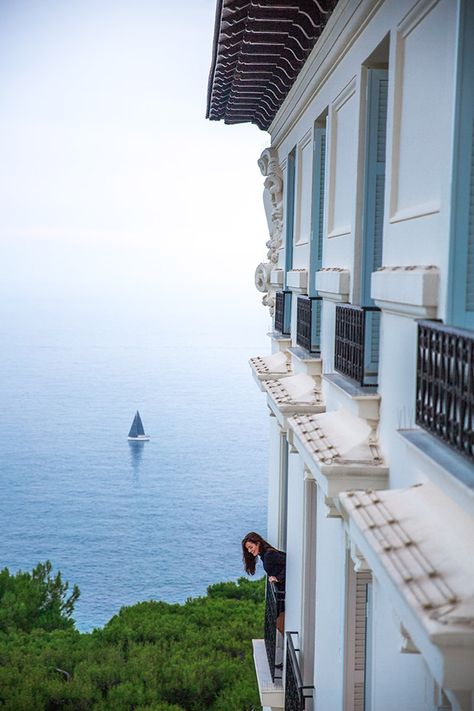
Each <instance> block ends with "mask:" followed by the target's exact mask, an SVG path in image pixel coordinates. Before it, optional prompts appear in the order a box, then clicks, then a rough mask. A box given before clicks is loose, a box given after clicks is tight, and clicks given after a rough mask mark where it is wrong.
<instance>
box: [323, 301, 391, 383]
mask: <svg viewBox="0 0 474 711" xmlns="http://www.w3.org/2000/svg"><path fill="white" fill-rule="evenodd" d="M379 341H380V309H379V308H377V307H376V306H354V305H353V304H337V306H336V339H335V348H334V351H335V352H334V368H335V369H336V370H337V371H338V372H339V373H342V375H346V376H347V377H348V378H352V380H355V381H356V382H357V383H358V384H359V385H373V386H375V385H377V380H378V364H379Z"/></svg>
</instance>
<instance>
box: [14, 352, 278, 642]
mask: <svg viewBox="0 0 474 711" xmlns="http://www.w3.org/2000/svg"><path fill="white" fill-rule="evenodd" d="M260 352H262V346H261V344H259V345H258V346H252V344H249V345H247V346H235V345H232V344H230V345H229V346H228V347H221V348H219V347H215V346H211V345H200V346H199V345H197V346H193V347H192V348H183V347H175V346H167V345H155V346H151V345H149V346H145V347H143V346H142V347H136V346H117V345H113V346H110V347H107V346H100V347H99V346H98V347H93V346H89V347H85V346H81V345H77V344H75V345H70V346H67V345H61V344H57V345H50V346H42V347H41V346H37V345H35V346H34V345H26V344H24V345H18V344H17V345H15V346H14V347H11V348H10V349H8V348H6V349H5V348H4V349H3V352H2V355H1V361H0V365H1V368H2V384H1V385H0V389H1V390H0V395H1V402H2V415H1V426H0V451H1V461H0V487H1V498H0V521H1V536H0V567H4V566H8V567H9V568H10V569H11V570H18V569H23V570H30V569H31V568H32V567H33V566H34V565H35V564H36V563H37V562H38V561H44V560H46V559H50V560H51V561H52V563H53V565H54V568H55V570H57V569H60V570H61V572H62V574H63V577H64V578H65V579H66V580H69V582H70V583H71V584H72V583H77V584H78V585H79V587H80V589H81V597H80V600H79V601H78V603H77V606H76V612H75V619H76V621H77V626H78V627H79V629H81V630H89V629H91V628H93V627H95V626H100V625H103V624H104V623H105V622H106V621H107V620H108V619H110V617H111V616H112V615H113V614H115V613H116V612H118V610H119V609H120V607H121V606H122V605H128V604H132V603H134V602H137V601H139V600H146V599H149V598H155V599H163V600H167V601H172V602H181V601H184V600H185V599H186V598H187V597H188V596H190V595H200V594H204V593H205V590H206V586H207V585H209V584H210V583H212V582H216V581H220V580H225V579H233V578H236V577H237V576H239V575H242V574H243V573H242V565H241V559H240V540H241V538H242V535H243V534H245V533H246V532H247V531H248V530H251V529H255V530H257V531H259V530H261V531H265V529H266V493H265V492H266V469H267V466H266V452H267V443H266V437H267V414H266V408H265V406H264V402H263V394H262V393H260V392H259V391H258V389H257V387H256V385H255V384H254V382H253V380H252V377H251V374H250V369H249V367H248V365H247V358H248V357H249V356H251V355H255V354H258V353H260ZM137 408H138V409H139V410H140V413H141V415H142V419H143V422H144V425H145V429H146V431H147V433H148V434H150V435H151V437H152V439H151V441H150V442H148V443H146V444H141V445H133V444H130V443H128V441H127V439H126V436H127V433H128V429H129V427H130V424H131V421H132V418H133V415H134V412H135V410H136V409H137Z"/></svg>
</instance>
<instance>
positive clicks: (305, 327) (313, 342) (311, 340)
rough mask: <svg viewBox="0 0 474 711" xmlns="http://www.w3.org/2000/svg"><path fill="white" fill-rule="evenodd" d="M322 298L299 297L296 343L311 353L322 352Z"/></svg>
mask: <svg viewBox="0 0 474 711" xmlns="http://www.w3.org/2000/svg"><path fill="white" fill-rule="evenodd" d="M321 304H322V298H321V297H320V296H298V301H297V307H296V343H297V344H298V345H299V346H301V347H302V348H305V349H306V350H307V351H309V352H310V353H317V352H319V351H320V350H321V339H320V334H321Z"/></svg>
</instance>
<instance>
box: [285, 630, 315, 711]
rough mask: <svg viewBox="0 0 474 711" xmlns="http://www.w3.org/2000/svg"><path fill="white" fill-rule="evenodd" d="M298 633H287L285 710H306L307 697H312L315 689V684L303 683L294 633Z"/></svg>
mask: <svg viewBox="0 0 474 711" xmlns="http://www.w3.org/2000/svg"><path fill="white" fill-rule="evenodd" d="M296 634H298V633H297V632H287V633H286V672H285V711H304V708H305V704H306V699H308V698H311V697H312V695H313V690H314V686H307V685H306V686H305V685H304V684H303V679H302V676H301V671H300V665H299V663H298V658H297V656H296V652H299V649H296V648H295V646H294V644H293V635H296Z"/></svg>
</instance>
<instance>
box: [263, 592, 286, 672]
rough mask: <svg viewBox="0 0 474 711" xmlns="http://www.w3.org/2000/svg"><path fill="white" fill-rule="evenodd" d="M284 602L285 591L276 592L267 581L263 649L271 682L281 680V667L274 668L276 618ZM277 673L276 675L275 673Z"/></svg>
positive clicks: (276, 640)
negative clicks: (265, 651)
mask: <svg viewBox="0 0 474 711" xmlns="http://www.w3.org/2000/svg"><path fill="white" fill-rule="evenodd" d="M284 600H285V591H284V590H278V589H277V588H276V587H275V584H274V583H271V582H270V581H269V580H268V579H267V588H266V599H265V630H264V639H265V649H266V650H267V659H268V666H269V667H270V673H271V675H272V679H273V681H275V678H277V679H281V665H278V668H277V667H276V651H277V644H278V639H277V627H276V623H277V617H278V615H279V614H280V611H281V608H282V606H283V603H284ZM277 672H278V673H277Z"/></svg>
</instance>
